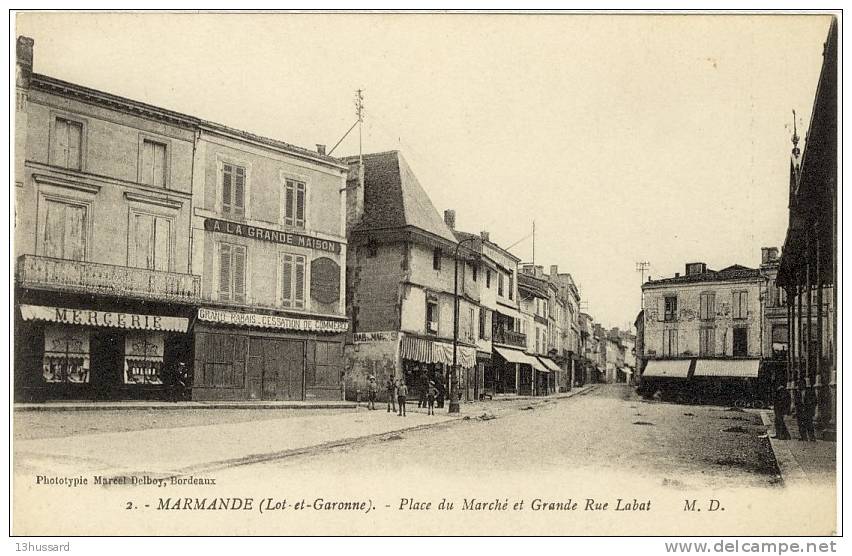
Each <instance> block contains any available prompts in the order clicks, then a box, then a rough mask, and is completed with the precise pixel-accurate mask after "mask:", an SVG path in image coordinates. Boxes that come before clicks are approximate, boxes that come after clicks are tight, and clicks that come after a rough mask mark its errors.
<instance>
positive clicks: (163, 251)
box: [154, 218, 172, 271]
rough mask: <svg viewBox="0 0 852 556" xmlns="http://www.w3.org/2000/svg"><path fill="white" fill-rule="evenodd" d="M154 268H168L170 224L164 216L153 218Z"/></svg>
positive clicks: (164, 269)
mask: <svg viewBox="0 0 852 556" xmlns="http://www.w3.org/2000/svg"><path fill="white" fill-rule="evenodd" d="M154 222H155V223H154V270H163V271H168V270H169V259H170V256H169V255H170V252H171V225H172V223H171V222H170V221H169V220H168V219H166V218H156V219H154Z"/></svg>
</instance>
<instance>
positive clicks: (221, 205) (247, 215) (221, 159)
mask: <svg viewBox="0 0 852 556" xmlns="http://www.w3.org/2000/svg"><path fill="white" fill-rule="evenodd" d="M226 164H227V165H230V166H241V167H242V168H243V169H244V170H245V174H246V175H245V184H244V185H243V214H242V216H241V215H238V214H234V213H233V212H227V213H226V212H225V202H224V194H225V192H224V187H223V185H224V179H225V165H226ZM251 175H252V165H251V163H250V162H248V161H247V160H243V159H238V158H234V157H231V156H226V155H223V154H221V153H217V154H216V212H217V213H218V214H220V215H222V216H223V217H226V218H229V219H233V220H238V221H246V220H249V219H251V185H252V183H251V182H252V178H251Z"/></svg>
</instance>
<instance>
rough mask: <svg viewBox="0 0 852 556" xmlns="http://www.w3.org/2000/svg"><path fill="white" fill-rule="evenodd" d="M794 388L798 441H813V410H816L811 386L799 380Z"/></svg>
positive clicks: (814, 438)
mask: <svg viewBox="0 0 852 556" xmlns="http://www.w3.org/2000/svg"><path fill="white" fill-rule="evenodd" d="M797 385H798V387H797V388H796V391H795V395H796V422H797V423H798V425H799V441H801V442H806V441H808V440H810V441H815V440H816V435H815V434H814V412H815V411H816V396H815V395H814V393H813V389H812V388H808V387H806V386H805V381H804V380H800V381H799V382H798V384H797Z"/></svg>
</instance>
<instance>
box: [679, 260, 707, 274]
mask: <svg viewBox="0 0 852 556" xmlns="http://www.w3.org/2000/svg"><path fill="white" fill-rule="evenodd" d="M705 272H707V263H686V272H684V274H685V275H686V276H692V275H694V274H704V273H705Z"/></svg>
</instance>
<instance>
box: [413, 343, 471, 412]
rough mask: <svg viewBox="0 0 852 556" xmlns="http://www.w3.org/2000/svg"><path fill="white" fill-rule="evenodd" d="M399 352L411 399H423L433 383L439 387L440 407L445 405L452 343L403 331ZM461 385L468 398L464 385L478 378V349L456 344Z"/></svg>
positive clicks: (451, 360) (459, 383) (448, 386)
mask: <svg viewBox="0 0 852 556" xmlns="http://www.w3.org/2000/svg"><path fill="white" fill-rule="evenodd" d="M399 347H400V350H399V355H400V359H401V361H402V373H403V378H404V379H405V383H406V385H408V387H409V394H408V395H409V398H410V399H418V400H419V399H422V398H424V397H425V392H426V390H427V389H428V387H429V383H430V382H433V383H434V384H435V388H436V389H437V390H438V400H437V401H438V407H443V404H444V402H445V401H446V400H447V399H448V398H449V394H450V379H451V373H450V369H451V368H452V364H453V344H452V343H451V342H442V341H438V340H433V339H430V338H421V337H418V336H414V335H411V334H408V333H404V334H403V335H402V337H401V338H400V346H399ZM456 363H457V365H458V377H457V380H458V385H459V387H460V394H461V396H462V399H465V397H464V396H465V395H466V394H465V390H466V389H465V385H466V384H468V383H469V382H470V381H471V380H474V381H475V380H477V379H476V368H477V359H476V348H474V347H471V346H466V345H457V347H456Z"/></svg>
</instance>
